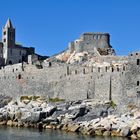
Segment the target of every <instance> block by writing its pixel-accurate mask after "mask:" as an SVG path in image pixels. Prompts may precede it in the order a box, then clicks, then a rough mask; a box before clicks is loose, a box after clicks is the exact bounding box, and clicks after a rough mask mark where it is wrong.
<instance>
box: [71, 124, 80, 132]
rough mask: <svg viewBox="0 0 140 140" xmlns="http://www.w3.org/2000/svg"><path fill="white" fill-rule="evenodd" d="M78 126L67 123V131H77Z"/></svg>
mask: <svg viewBox="0 0 140 140" xmlns="http://www.w3.org/2000/svg"><path fill="white" fill-rule="evenodd" d="M79 128H80V126H79V125H75V124H69V125H68V131H71V132H78V130H79Z"/></svg>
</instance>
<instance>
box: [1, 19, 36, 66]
mask: <svg viewBox="0 0 140 140" xmlns="http://www.w3.org/2000/svg"><path fill="white" fill-rule="evenodd" d="M34 53H35V52H34V48H32V47H30V48H29V47H23V46H22V45H19V44H17V43H16V30H15V28H14V27H13V25H12V23H11V20H10V19H8V20H7V22H6V24H5V26H4V27H3V29H2V42H0V59H1V60H2V61H3V63H2V64H1V65H9V64H10V65H11V64H16V63H21V62H23V61H25V62H26V61H27V57H28V55H31V54H34Z"/></svg>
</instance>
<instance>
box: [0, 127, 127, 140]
mask: <svg viewBox="0 0 140 140" xmlns="http://www.w3.org/2000/svg"><path fill="white" fill-rule="evenodd" d="M0 140H128V139H127V138H121V137H91V136H86V135H81V134H77V133H72V132H64V131H58V130H50V129H46V130H38V129H35V128H16V127H0Z"/></svg>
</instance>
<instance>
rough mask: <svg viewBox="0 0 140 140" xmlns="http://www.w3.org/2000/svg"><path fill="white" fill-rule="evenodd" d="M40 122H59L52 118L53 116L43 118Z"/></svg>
mask: <svg viewBox="0 0 140 140" xmlns="http://www.w3.org/2000/svg"><path fill="white" fill-rule="evenodd" d="M42 122H43V123H46V124H50V123H51V122H56V124H58V123H59V121H58V119H56V118H53V117H48V118H46V119H43V120H42Z"/></svg>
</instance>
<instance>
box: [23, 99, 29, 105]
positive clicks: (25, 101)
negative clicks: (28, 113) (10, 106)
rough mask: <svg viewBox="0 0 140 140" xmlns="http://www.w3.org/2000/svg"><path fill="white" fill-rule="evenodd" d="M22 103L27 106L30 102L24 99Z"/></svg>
mask: <svg viewBox="0 0 140 140" xmlns="http://www.w3.org/2000/svg"><path fill="white" fill-rule="evenodd" d="M22 102H23V103H24V104H26V105H27V104H28V103H29V102H30V100H28V99H24V100H22Z"/></svg>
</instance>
